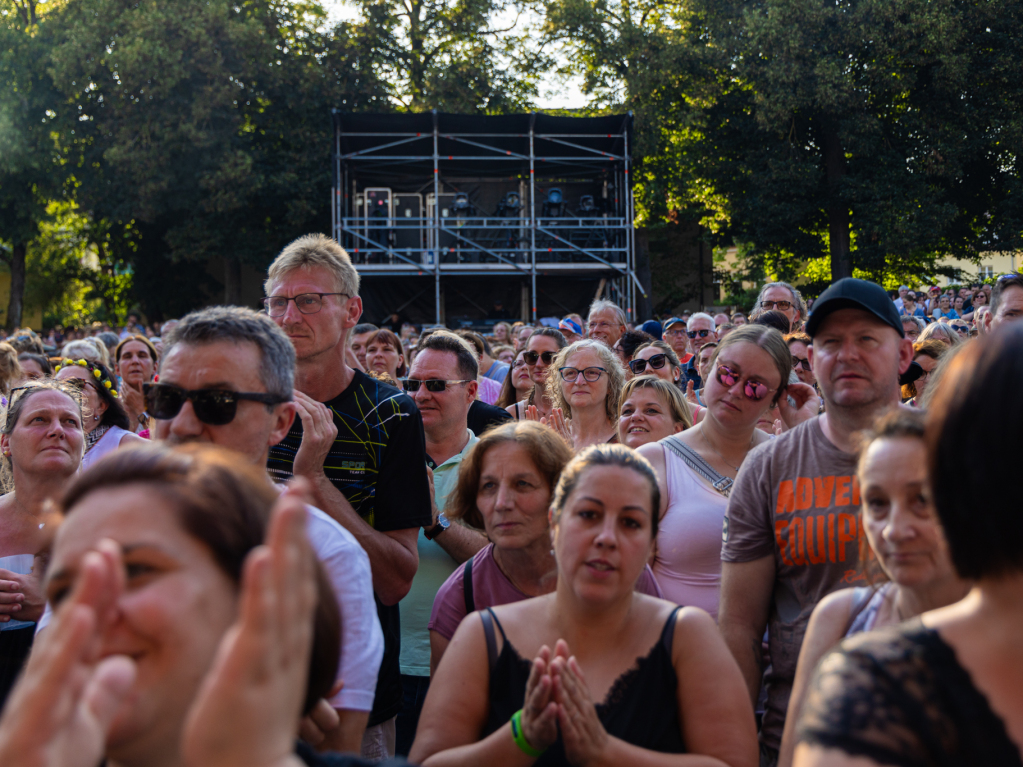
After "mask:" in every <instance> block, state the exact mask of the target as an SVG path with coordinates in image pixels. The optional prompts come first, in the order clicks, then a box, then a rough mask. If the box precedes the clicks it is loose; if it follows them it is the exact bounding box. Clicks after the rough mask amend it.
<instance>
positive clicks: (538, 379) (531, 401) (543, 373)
mask: <svg viewBox="0 0 1023 767" xmlns="http://www.w3.org/2000/svg"><path fill="white" fill-rule="evenodd" d="M530 330H531V333H530V336H529V340H528V341H526V344H525V348H524V350H523V351H522V359H523V360H525V363H526V370H527V371H528V372H529V378H530V380H531V381H532V383H533V386H532V388H531V389H530V390H529V395H528V396H527V397H526V398H525V399H524V400H522V401H521V402H516V403H515V404H514V405H509V406H508V407H506V408H505V410H507V411H508V412H509V413H510V414H511V416H512V417H513V418H515V419H519V420H520V419H522V418H524V417H528V418H531V420H534V421H538V420H540V419H541V418H548V417H550V415H551V410H552V409H553V408H554V404H553V400H551V398H550V397H549V396H548V394H547V371H548V370H549V369H550V366H551V364H552V363H553V362H554V358H555V357H556V356H557V354H558V352H559V351H561V350H562V349H564V348H565V336H563V335H562V334H561V331H560V330H555V329H554V328H546V327H545V328H537V329H535V330H532V329H530Z"/></svg>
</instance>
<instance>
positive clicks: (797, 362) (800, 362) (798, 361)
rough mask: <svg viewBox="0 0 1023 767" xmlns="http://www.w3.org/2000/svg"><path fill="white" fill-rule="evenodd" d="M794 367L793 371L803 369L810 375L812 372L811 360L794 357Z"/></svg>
mask: <svg viewBox="0 0 1023 767" xmlns="http://www.w3.org/2000/svg"><path fill="white" fill-rule="evenodd" d="M792 367H793V369H795V368H802V369H803V370H805V371H806V372H807V373H809V372H810V360H808V359H806V358H804V357H793V358H792Z"/></svg>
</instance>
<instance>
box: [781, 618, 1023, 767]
mask: <svg viewBox="0 0 1023 767" xmlns="http://www.w3.org/2000/svg"><path fill="white" fill-rule="evenodd" d="M797 737H798V739H799V741H800V742H804V743H809V744H812V745H818V746H822V747H824V748H835V749H839V750H841V751H844V752H845V753H847V754H849V755H851V756H863V757H867V758H870V759H873V760H874V761H875V762H879V763H880V764H891V765H906V767H953V765H955V766H957V767H958V766H959V765H963V766H965V765H971V766H972V765H984V767H1002V765H1005V766H1006V767H1009V766H1010V765H1011V766H1012V767H1021V765H1023V762H1021V761H1020V752H1019V749H1018V748H1016V745H1015V744H1014V743H1013V742H1012V741H1011V740H1010V739H1009V736H1008V734H1007V732H1006V730H1005V724H1004V723H1003V722H1002V720H1001V719H1000V718H999V717H998V716H997V715H996V714H995V713H994V712H993V711H992V710H991V707H990V706H989V705H988V702H987V698H985V697H984V695H983V693H981V692H980V691H979V690H978V689H977V688H976V687H974V686H973V681H972V680H971V679H970V676H969V674H968V673H967V672H966V670H965V669H964V668H963V667H962V666H960V665H959V661H958V660H957V659H956V656H955V652H954V651H953V650H952V648H951V647H949V646H948V645H947V644H945V642H944V641H942V639H941V637H940V636H939V635H938V632H937V631H934V630H932V629H928V628H925V627H924V625H923V623H922V622H921V621H919V620H915V621H910V622H908V623H905V624H903V625H901V626H897V627H893V628H890V629H885V630H882V631H876V632H873V633H870V634H861V635H859V636H856V637H853V638H850V639H847V640H845V641H844V642H842V644H841V645H840V646H839V648H838V649H837V650H835V651H834V652H832V653H831V654H829V655H827V656H825V657H824V659H823V660H822V661H821V663H820V666H819V667H818V669H817V673H816V674H815V676H814V679H813V682H812V683H811V687H810V691H809V692H808V694H807V699H806V703H805V704H804V706H803V714H802V718H801V719H800V722H799V726H798V728H797Z"/></svg>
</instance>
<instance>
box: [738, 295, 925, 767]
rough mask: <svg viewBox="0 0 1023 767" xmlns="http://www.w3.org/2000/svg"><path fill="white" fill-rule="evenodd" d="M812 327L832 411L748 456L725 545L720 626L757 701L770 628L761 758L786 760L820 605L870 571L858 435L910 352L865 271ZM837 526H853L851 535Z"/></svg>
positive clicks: (817, 307) (888, 303) (890, 402)
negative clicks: (794, 694)
mask: <svg viewBox="0 0 1023 767" xmlns="http://www.w3.org/2000/svg"><path fill="white" fill-rule="evenodd" d="M806 332H807V334H808V335H809V336H810V337H811V338H812V339H813V344H812V345H811V347H810V348H809V349H808V350H807V355H808V356H809V358H810V364H811V365H812V366H813V372H814V375H815V377H816V378H817V383H818V385H819V387H820V393H821V396H822V397H823V399H824V402H825V412H824V413H823V414H822V415H818V416H815V417H812V418H810V419H809V420H807V421H804V422H803V423H801V424H799V425H798V426H796V427H794V428H792V429H790V430H788V431H786V432H784V433H782V434H781V435H780V436H778V437H777V438H776V439H773V440H770V441H769V442H767V443H765V444H764V445H762V446H760V447H757V448H754V449H753V450H751V451H750V453H749V455H748V456H746V459H745V460H744V461H743V463H742V467H741V469H740V471H739V473H738V475H737V476H736V479H735V484H734V485H733V486H732V492H731V494H730V495H729V498H728V508H727V511H726V513H725V526H724V530H725V540H724V544H723V546H722V549H721V560H722V566H721V609H720V613H719V617H718V625H719V627H720V629H721V633H722V634H723V635H724V638H725V642H726V643H727V644H728V647H729V649H730V650H731V651H732V654H733V655H734V656H735V659H736V660H737V661H738V663H739V668H740V669H742V672H743V675H744V677H745V678H746V683H747V685H748V686H749V691H750V696H751V699H752V700H756V699H757V694H758V692H759V690H760V686H761V682H762V679H763V675H762V665H761V663H762V658H761V657H760V646H761V645H760V641H761V639H762V637H763V636H764V629H765V628H767V629H768V635H769V642H770V651H771V663H772V665H771V667H770V672H769V673H768V675H767V677H766V686H767V704H766V707H765V711H764V720H763V726H762V728H761V732H760V743H761V762H760V763H761V764H765V763H766V764H770V763H772V762H773V761H774V760H776V759H777V750H778V747H779V744H780V742H781V733H782V729H783V727H784V724H785V714H786V711H787V708H788V700H789V693H790V692H791V690H792V681H793V679H794V678H795V673H796V659H797V658H798V657H799V650H800V647H801V646H802V642H803V635H804V634H805V632H806V626H807V622H808V620H809V617H810V614H811V613H812V612H813V609H814V606H815V605H816V604H817V603H818V602H819V601H820V600H821V599H822V598H823V597H824V596H825V595H827V594H830V593H831V592H832V591H834V590H835V589H838V588H841V585H842V584H843V583H857V582H861V580H862V579H863V577H864V576H863V575H862V573H863V570H864V563H862V562H860V555H859V543H858V539H857V534H856V530H857V527H856V516H855V514H856V507H857V504H858V503H859V497H858V496H859V487H858V486H857V485H856V484H855V482H856V442H855V440H854V435H855V434H856V433H857V432H858V431H861V430H862V429H865V428H867V427H869V426H871V425H872V424H873V422H874V419H875V418H876V417H877V416H878V415H879V414H880V413H882V412H884V411H885V410H887V409H889V408H893V407H898V405H899V399H900V398H899V395H900V390H899V376H900V374H902V373H904V372H906V370H907V369H908V368H909V365H910V362H911V361H912V358H913V345H912V343H911V342H910V341H909V339H907V338H906V337H905V335H904V333H903V330H902V321H901V320H900V319H899V312H898V310H897V309H896V308H895V304H893V303H892V300H891V298H889V297H888V294H887V293H885V291H884V290H883V289H882V288H881V287H880V286H879V285H875V284H873V283H870V282H865V281H864V280H857V279H851V278H850V279H844V280H839V281H838V282H836V283H835V284H834V285H832V286H831V287H829V288H828V289H827V290H826V291H824V293H823V294H822V295H821V297H820V298H818V299H817V302H816V303H815V304H814V306H813V311H812V312H811V313H810V317H809V319H808V320H807V323H806ZM836 520H838V522H836ZM835 524H839V525H841V524H845V528H841V530H842V531H843V532H836V530H838V528H836V527H835V526H834V525H835ZM778 595H781V596H782V600H783V601H782V602H781V603H779V602H777V601H776V599H777V596H778Z"/></svg>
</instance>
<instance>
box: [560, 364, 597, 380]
mask: <svg viewBox="0 0 1023 767" xmlns="http://www.w3.org/2000/svg"><path fill="white" fill-rule="evenodd" d="M558 372H559V373H561V377H562V378H563V379H565V380H566V381H568V382H569V383H573V382H575V381H576V380H577V379H578V378H579V374H580V373H582V375H583V380H584V381H588V382H589V383H593V382H594V381H599V380H600V377H601V376H602V375H604V373H606V372H607V370H605V369H604V368H600V367H596V366H594V367H591V368H583V369H582V370H580V369H579V368H558Z"/></svg>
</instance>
